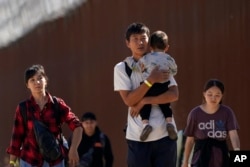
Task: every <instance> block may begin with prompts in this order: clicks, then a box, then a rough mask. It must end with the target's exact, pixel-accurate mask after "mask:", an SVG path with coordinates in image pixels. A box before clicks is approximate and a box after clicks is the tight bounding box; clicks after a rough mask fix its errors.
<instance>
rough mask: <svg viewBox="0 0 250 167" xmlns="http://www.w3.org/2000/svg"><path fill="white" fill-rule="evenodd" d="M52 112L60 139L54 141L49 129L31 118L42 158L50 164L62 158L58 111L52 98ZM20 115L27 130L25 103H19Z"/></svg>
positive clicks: (54, 98)
mask: <svg viewBox="0 0 250 167" xmlns="http://www.w3.org/2000/svg"><path fill="white" fill-rule="evenodd" d="M53 102H54V104H53V110H54V116H55V118H56V122H57V125H58V127H59V129H60V139H59V140H58V139H56V138H55V136H54V134H53V133H51V132H50V130H49V128H48V127H47V126H46V125H45V124H44V123H43V122H41V121H38V120H36V119H35V118H34V117H33V122H34V133H35V137H36V141H37V143H38V146H39V150H40V153H41V154H42V155H43V158H44V159H45V160H46V161H47V162H51V161H54V160H57V159H58V158H59V157H60V156H62V151H61V147H60V145H62V142H63V141H62V140H63V139H62V128H61V124H60V110H59V104H58V101H57V98H56V97H55V96H53ZM19 106H20V113H21V115H22V117H23V120H24V123H25V127H26V128H27V112H28V110H27V107H26V101H24V102H21V103H20V104H19Z"/></svg>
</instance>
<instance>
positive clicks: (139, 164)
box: [127, 137, 177, 167]
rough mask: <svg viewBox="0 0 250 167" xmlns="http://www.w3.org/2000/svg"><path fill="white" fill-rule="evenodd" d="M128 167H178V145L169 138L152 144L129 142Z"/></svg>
mask: <svg viewBox="0 0 250 167" xmlns="http://www.w3.org/2000/svg"><path fill="white" fill-rule="evenodd" d="M127 143H128V157H127V163H128V167H176V159H177V143H176V141H174V140H171V139H170V138H169V137H164V138H162V139H160V140H156V141H151V142H138V141H131V140H127Z"/></svg>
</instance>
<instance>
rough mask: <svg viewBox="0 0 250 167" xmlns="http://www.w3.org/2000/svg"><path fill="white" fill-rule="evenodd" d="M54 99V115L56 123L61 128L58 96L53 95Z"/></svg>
mask: <svg viewBox="0 0 250 167" xmlns="http://www.w3.org/2000/svg"><path fill="white" fill-rule="evenodd" d="M52 99H53V110H54V116H55V118H56V124H57V125H58V127H59V128H61V110H60V106H59V102H58V99H57V97H56V96H53V97H52Z"/></svg>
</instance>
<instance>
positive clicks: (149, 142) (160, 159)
mask: <svg viewBox="0 0 250 167" xmlns="http://www.w3.org/2000/svg"><path fill="white" fill-rule="evenodd" d="M149 34H150V32H149V28H148V27H147V26H146V25H145V24H143V23H132V24H130V25H129V26H128V28H127V31H126V34H125V37H126V45H127V47H128V48H129V49H130V50H131V52H132V56H130V57H127V58H126V59H125V60H124V61H122V62H119V63H117V64H116V65H115V67H114V90H115V91H118V92H119V94H120V96H121V98H122V100H123V102H124V103H125V104H126V105H127V106H128V107H129V108H128V116H127V129H126V139H127V144H128V155H127V164H128V167H163V166H164V167H176V154H177V145H176V141H174V140H171V139H170V138H169V136H168V132H167V131H166V121H165V118H164V115H163V114H162V112H161V110H160V108H159V106H158V105H153V106H152V109H151V114H150V118H149V120H150V125H151V126H152V128H153V131H152V132H151V134H150V135H149V136H148V138H147V139H146V140H145V141H141V140H140V134H141V132H142V129H143V124H142V119H141V117H140V116H139V112H140V110H141V108H142V107H143V106H144V105H145V104H164V103H171V102H174V101H176V100H177V99H178V87H177V84H176V81H175V80H174V78H173V77H171V76H169V72H168V70H160V69H159V68H158V67H156V68H155V69H154V70H153V71H152V72H151V73H150V75H149V77H148V78H147V79H146V80H144V81H143V79H142V74H141V71H140V70H139V69H138V64H137V63H138V60H139V59H140V58H141V57H143V56H144V55H145V53H146V52H148V38H149ZM129 71H130V72H129ZM168 79H169V80H170V82H171V83H172V84H173V85H175V86H171V87H170V88H169V90H168V91H166V92H165V93H162V94H160V95H158V96H149V97H144V96H145V94H146V92H147V91H148V90H149V88H150V87H151V85H153V84H154V83H160V82H164V81H166V80H168ZM141 82H143V84H140V83H141ZM173 120H174V119H173ZM173 122H174V121H173ZM174 126H175V124H174Z"/></svg>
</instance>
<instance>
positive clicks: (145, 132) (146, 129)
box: [140, 125, 153, 141]
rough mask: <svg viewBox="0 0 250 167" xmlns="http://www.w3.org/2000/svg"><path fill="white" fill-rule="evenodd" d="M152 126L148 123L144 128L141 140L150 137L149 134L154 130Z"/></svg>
mask: <svg viewBox="0 0 250 167" xmlns="http://www.w3.org/2000/svg"><path fill="white" fill-rule="evenodd" d="M152 129H153V128H152V126H151V125H146V126H145V127H144V129H143V130H142V133H141V136H140V140H141V141H144V140H146V139H147V138H148V135H149V134H150V133H151V132H152Z"/></svg>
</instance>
